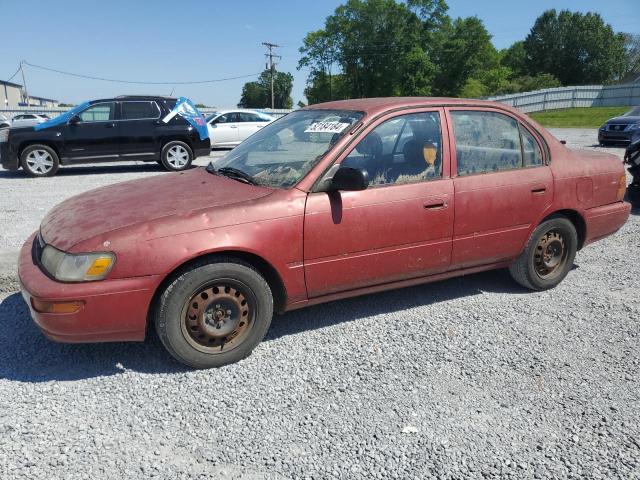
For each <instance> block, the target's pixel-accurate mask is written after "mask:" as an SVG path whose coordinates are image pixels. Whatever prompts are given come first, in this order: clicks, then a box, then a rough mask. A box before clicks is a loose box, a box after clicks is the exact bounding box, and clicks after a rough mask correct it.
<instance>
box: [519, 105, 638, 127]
mask: <svg viewBox="0 0 640 480" xmlns="http://www.w3.org/2000/svg"><path fill="white" fill-rule="evenodd" d="M631 108H632V107H588V108H563V109H560V110H549V111H546V112H532V113H529V114H528V115H529V116H530V117H531V118H533V119H534V120H535V121H536V122H538V123H539V124H541V125H542V126H544V127H556V128H562V127H565V128H598V127H600V126H601V125H602V124H603V123H604V122H606V121H607V120H609V119H610V118H612V117H617V116H619V115H622V114H623V113H625V112H628V111H629V110H631Z"/></svg>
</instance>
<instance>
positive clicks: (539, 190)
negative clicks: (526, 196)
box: [531, 186, 547, 195]
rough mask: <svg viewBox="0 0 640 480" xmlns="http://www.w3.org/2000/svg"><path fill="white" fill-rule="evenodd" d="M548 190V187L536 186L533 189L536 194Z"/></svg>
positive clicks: (532, 191) (542, 193)
mask: <svg viewBox="0 0 640 480" xmlns="http://www.w3.org/2000/svg"><path fill="white" fill-rule="evenodd" d="M546 192H547V187H544V186H542V187H534V188H532V189H531V193H533V194H534V195H544V194H545V193H546Z"/></svg>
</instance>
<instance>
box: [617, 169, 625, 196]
mask: <svg viewBox="0 0 640 480" xmlns="http://www.w3.org/2000/svg"><path fill="white" fill-rule="evenodd" d="M626 190H627V176H626V175H625V174H624V173H623V174H622V175H620V179H619V180H618V192H617V199H618V201H619V202H621V201H622V200H624V193H625V191H626Z"/></svg>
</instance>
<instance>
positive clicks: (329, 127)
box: [304, 122, 351, 133]
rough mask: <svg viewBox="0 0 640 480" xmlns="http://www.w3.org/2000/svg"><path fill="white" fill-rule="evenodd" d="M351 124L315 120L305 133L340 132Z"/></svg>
mask: <svg viewBox="0 0 640 480" xmlns="http://www.w3.org/2000/svg"><path fill="white" fill-rule="evenodd" d="M349 125H351V124H350V123H342V122H315V123H312V124H311V125H309V126H308V127H307V128H306V130H305V131H304V133H340V132H342V131H343V130H344V129H345V128H347V127H348V126H349Z"/></svg>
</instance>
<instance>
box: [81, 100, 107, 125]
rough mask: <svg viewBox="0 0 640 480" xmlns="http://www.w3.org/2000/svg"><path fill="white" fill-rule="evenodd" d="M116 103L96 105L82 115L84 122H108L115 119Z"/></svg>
mask: <svg viewBox="0 0 640 480" xmlns="http://www.w3.org/2000/svg"><path fill="white" fill-rule="evenodd" d="M114 110H115V103H113V102H108V103H96V104H95V105H92V106H90V107H89V108H87V109H86V110H85V111H83V112H82V113H81V114H80V120H82V121H83V122H106V121H109V120H113V119H114V114H113V112H114Z"/></svg>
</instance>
